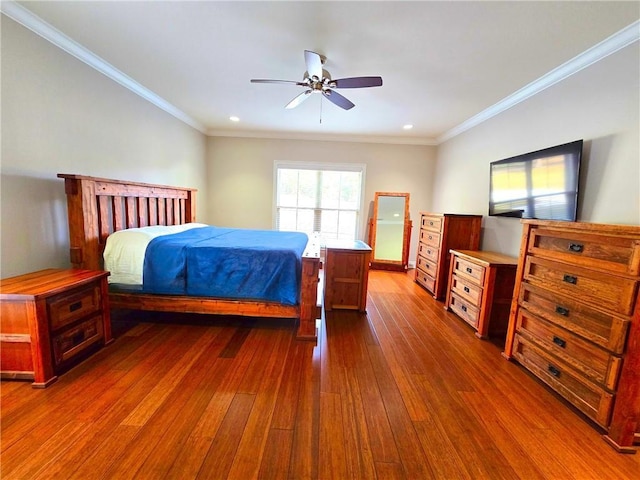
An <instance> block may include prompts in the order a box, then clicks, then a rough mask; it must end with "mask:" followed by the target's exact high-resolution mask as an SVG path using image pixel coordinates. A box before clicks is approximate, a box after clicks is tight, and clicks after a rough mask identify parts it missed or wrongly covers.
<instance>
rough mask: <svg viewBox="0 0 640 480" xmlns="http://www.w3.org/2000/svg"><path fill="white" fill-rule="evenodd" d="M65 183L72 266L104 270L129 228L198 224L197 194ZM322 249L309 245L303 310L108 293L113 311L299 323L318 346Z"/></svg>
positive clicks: (71, 178)
mask: <svg viewBox="0 0 640 480" xmlns="http://www.w3.org/2000/svg"><path fill="white" fill-rule="evenodd" d="M58 177H59V178H63V179H64V182H65V193H66V194H67V209H68V213H69V240H70V254H71V263H72V265H73V267H74V268H79V269H84V270H103V261H102V253H103V251H104V247H105V242H106V239H107V236H108V235H109V234H111V233H113V232H115V231H118V230H123V229H125V228H135V227H144V226H151V225H180V224H183V223H191V222H194V221H195V193H196V190H195V189H191V188H181V187H169V186H166V185H151V184H147V183H134V182H125V181H120V180H110V179H105V178H96V177H87V176H82V175H70V174H62V173H60V174H58ZM319 270H320V246H319V245H315V244H309V245H307V248H306V250H305V251H304V253H303V256H302V280H301V283H302V285H301V291H300V304H299V305H295V306H289V305H282V304H279V303H275V302H257V301H242V300H224V299H217V298H208V297H189V296H175V295H153V294H142V293H121V292H110V293H109V303H110V305H111V307H112V308H125V309H131V310H153V311H162V312H189V313H208V314H222V315H242V316H249V317H271V318H292V319H297V320H299V323H298V330H297V338H298V339H304V340H315V339H316V338H317V333H316V319H317V318H319V317H320V310H319V308H318V302H317V298H318V283H319Z"/></svg>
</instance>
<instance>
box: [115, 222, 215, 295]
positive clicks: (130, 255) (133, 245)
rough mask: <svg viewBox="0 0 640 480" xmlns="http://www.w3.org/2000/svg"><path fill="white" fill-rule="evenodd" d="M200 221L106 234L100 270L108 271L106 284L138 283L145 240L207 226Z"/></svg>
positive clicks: (142, 262) (144, 250)
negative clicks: (102, 263) (102, 264)
mask: <svg viewBox="0 0 640 480" xmlns="http://www.w3.org/2000/svg"><path fill="white" fill-rule="evenodd" d="M207 226H208V225H205V224H203V223H185V224H183V225H170V226H164V225H156V226H153V227H140V228H129V229H126V230H119V231H117V232H114V233H112V234H111V235H109V236H108V237H107V243H106V245H105V248H104V254H103V258H104V269H105V270H108V271H109V272H110V273H111V274H110V275H109V277H108V281H109V283H119V284H124V285H142V271H143V267H144V255H145V252H146V250H147V245H149V242H150V241H151V240H153V239H154V238H156V237H159V236H162V235H170V234H172V233H179V232H184V231H186V230H191V229H192V228H201V227H207Z"/></svg>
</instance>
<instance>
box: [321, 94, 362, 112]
mask: <svg viewBox="0 0 640 480" xmlns="http://www.w3.org/2000/svg"><path fill="white" fill-rule="evenodd" d="M322 94H323V95H324V96H325V97H327V98H328V99H329V101H330V102H331V103H334V104H336V105H337V106H339V107H340V108H344V109H345V110H349V109H351V108H353V107H355V106H356V105H355V103H353V102H351V100H349V99H347V98H345V97H343V96H342V95H340V94H339V93H337V92H334V91H333V90H323V91H322Z"/></svg>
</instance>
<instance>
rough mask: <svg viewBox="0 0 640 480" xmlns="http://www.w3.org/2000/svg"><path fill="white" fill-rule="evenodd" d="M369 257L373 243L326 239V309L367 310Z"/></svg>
mask: <svg viewBox="0 0 640 480" xmlns="http://www.w3.org/2000/svg"><path fill="white" fill-rule="evenodd" d="M370 261H371V247H370V246H369V245H367V244H366V243H364V242H362V241H360V240H356V241H339V240H332V241H328V242H327V244H326V260H325V274H324V280H325V289H324V308H325V310H327V311H330V310H333V309H342V310H358V311H360V312H364V311H366V309H367V284H368V281H369V262H370Z"/></svg>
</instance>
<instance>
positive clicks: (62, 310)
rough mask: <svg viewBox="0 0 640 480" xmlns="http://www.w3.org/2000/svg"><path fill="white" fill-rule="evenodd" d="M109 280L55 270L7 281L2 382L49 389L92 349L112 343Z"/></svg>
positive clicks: (1, 296)
mask: <svg viewBox="0 0 640 480" xmlns="http://www.w3.org/2000/svg"><path fill="white" fill-rule="evenodd" d="M108 275H109V272H103V271H89V270H55V269H49V270H41V271H39V272H34V273H30V274H27V275H21V276H18V277H13V278H7V279H3V280H2V282H1V283H0V341H1V344H2V349H1V359H0V361H1V364H2V365H1V367H0V368H1V371H2V372H1V373H2V378H13V379H32V380H33V386H34V387H39V388H44V387H47V386H48V385H50V384H51V383H53V382H54V381H55V380H56V379H57V378H58V377H57V374H58V373H60V371H61V370H63V369H64V368H66V367H68V366H69V365H71V364H72V363H73V362H74V361H75V360H76V359H78V358H80V357H82V356H84V355H85V354H87V352H89V351H90V349H91V348H92V347H94V346H96V345H100V344H106V343H109V342H111V340H112V339H111V323H110V316H109V303H108V302H109V297H108V291H107V290H108V286H107V276H108Z"/></svg>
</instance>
